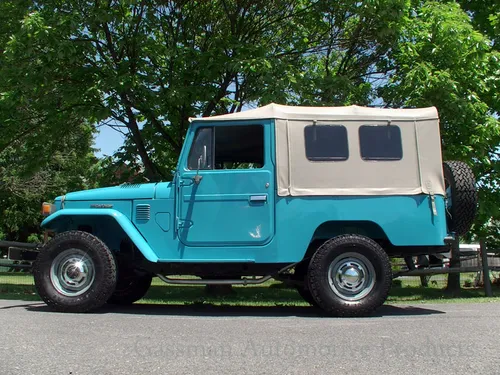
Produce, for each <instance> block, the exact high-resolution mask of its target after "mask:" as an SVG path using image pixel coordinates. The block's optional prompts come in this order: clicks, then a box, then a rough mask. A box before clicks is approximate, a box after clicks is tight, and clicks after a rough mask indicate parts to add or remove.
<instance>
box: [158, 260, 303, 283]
mask: <svg viewBox="0 0 500 375" xmlns="http://www.w3.org/2000/svg"><path fill="white" fill-rule="evenodd" d="M296 265H297V263H292V264H289V265H288V266H286V267H284V268H282V269H281V270H279V271H278V272H277V273H276V274H275V275H267V276H262V277H258V278H256V277H254V278H242V279H226V280H203V279H173V278H170V277H167V276H164V275H160V274H157V275H156V276H158V277H159V278H160V280H162V281H163V282H165V283H167V284H178V285H179V284H180V285H255V284H262V283H265V282H266V281H268V280H270V279H272V278H273V277H274V276H277V275H279V274H280V273H282V272H285V271H288V270H289V269H291V268H293V267H295V266H296Z"/></svg>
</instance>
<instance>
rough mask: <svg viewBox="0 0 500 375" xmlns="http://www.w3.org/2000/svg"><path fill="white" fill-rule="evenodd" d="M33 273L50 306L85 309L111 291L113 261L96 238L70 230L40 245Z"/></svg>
mask: <svg viewBox="0 0 500 375" xmlns="http://www.w3.org/2000/svg"><path fill="white" fill-rule="evenodd" d="M33 275H34V279H35V287H36V289H37V291H38V294H39V295H40V297H42V299H43V300H44V301H45V303H46V304H47V305H48V306H49V307H50V308H51V309H53V310H56V311H63V312H87V311H91V310H94V309H97V308H98V307H100V306H102V305H103V304H104V303H106V301H107V299H108V298H109V297H110V296H111V294H112V293H113V291H114V289H115V286H116V262H115V258H114V256H113V253H112V252H111V251H110V250H109V249H108V247H107V246H106V245H105V244H104V243H103V242H102V241H101V240H100V239H99V238H97V237H95V236H93V235H92V234H90V233H86V232H81V231H70V232H64V233H61V234H59V235H57V236H56V237H54V239H52V240H51V241H50V242H49V243H47V245H45V246H44V247H43V249H42V250H41V252H40V254H39V255H38V257H37V259H36V261H35V263H34V265H33Z"/></svg>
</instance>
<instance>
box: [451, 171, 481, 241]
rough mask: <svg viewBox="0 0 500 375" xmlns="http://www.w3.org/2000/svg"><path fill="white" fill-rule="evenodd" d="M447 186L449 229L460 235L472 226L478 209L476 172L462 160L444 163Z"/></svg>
mask: <svg viewBox="0 0 500 375" xmlns="http://www.w3.org/2000/svg"><path fill="white" fill-rule="evenodd" d="M443 172H444V180H445V188H446V196H447V202H446V208H447V212H446V216H447V221H448V230H449V231H450V232H455V233H456V234H457V235H459V236H463V235H464V234H466V233H467V232H468V231H469V229H470V228H471V226H472V223H473V222H474V219H475V217H476V211H477V190H476V180H475V178H474V173H473V172H472V170H471V169H470V167H469V166H468V165H467V164H465V163H464V162H461V161H446V162H444V163H443Z"/></svg>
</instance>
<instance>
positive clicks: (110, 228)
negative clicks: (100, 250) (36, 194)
mask: <svg viewBox="0 0 500 375" xmlns="http://www.w3.org/2000/svg"><path fill="white" fill-rule="evenodd" d="M103 224H104V226H102V225H103ZM101 226H102V227H101ZM41 227H42V228H44V229H48V230H52V231H54V232H64V231H67V230H72V229H79V228H80V230H82V227H85V229H83V230H84V231H89V230H88V229H89V228H88V227H91V228H92V229H93V230H92V232H94V231H95V228H96V227H99V229H100V230H101V231H102V232H103V233H102V234H100V233H93V234H95V235H96V236H97V237H99V238H101V240H102V241H103V242H105V243H106V244H107V245H109V243H110V241H112V240H116V239H119V241H118V243H120V242H121V241H122V240H123V239H127V237H128V240H130V241H131V242H132V243H133V244H134V245H135V246H136V247H137V249H138V250H139V251H140V252H141V253H142V255H143V256H144V258H146V259H147V260H148V261H150V262H157V261H158V256H157V255H156V253H155V252H154V251H153V249H152V248H151V246H150V245H149V244H148V243H147V242H146V240H145V239H144V237H143V236H142V235H141V233H140V232H139V231H138V230H137V228H136V227H135V226H134V224H133V223H132V222H131V221H130V220H129V218H128V217H126V216H125V215H124V214H122V213H121V212H119V211H117V210H113V209H99V210H96V209H70V208H68V209H63V210H60V211H57V212H55V213H54V214H52V215H50V216H49V217H47V218H46V219H45V220H44V221H43V222H42V224H41ZM103 228H105V230H103ZM118 230H120V231H121V232H122V233H119V234H118V233H117V231H118ZM117 234H118V235H117ZM111 247H113V248H114V249H119V245H118V246H116V245H115V246H111Z"/></svg>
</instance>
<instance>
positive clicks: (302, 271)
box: [294, 259, 318, 306]
mask: <svg viewBox="0 0 500 375" xmlns="http://www.w3.org/2000/svg"><path fill="white" fill-rule="evenodd" d="M308 265H309V259H307V260H303V261H302V262H300V263H299V264H298V265H297V266H295V273H294V279H295V280H296V281H297V282H298V285H296V286H295V289H296V290H297V293H299V295H300V296H301V297H302V298H303V299H304V301H306V302H307V303H308V304H310V305H312V306H318V304H317V303H316V301H315V300H314V298H313V296H312V294H311V291H310V290H309V284H308V280H307V268H308Z"/></svg>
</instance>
